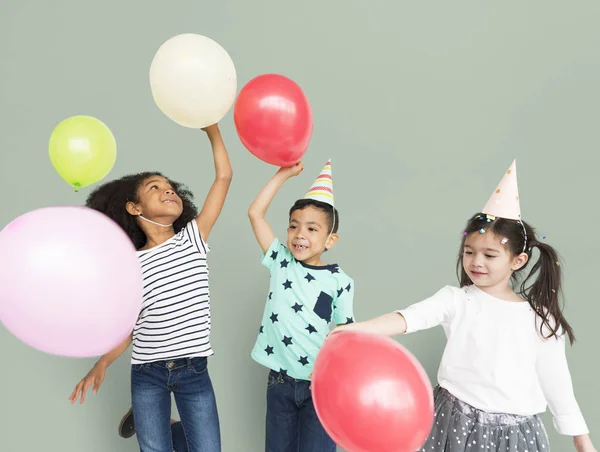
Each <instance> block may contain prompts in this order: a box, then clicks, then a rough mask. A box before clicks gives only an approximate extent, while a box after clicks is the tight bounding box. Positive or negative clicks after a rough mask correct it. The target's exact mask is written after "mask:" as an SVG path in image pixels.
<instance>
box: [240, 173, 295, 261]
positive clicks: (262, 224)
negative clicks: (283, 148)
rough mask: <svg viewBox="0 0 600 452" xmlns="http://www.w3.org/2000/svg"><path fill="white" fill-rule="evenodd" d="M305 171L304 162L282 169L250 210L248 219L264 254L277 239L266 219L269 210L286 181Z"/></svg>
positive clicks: (259, 195) (265, 187)
mask: <svg viewBox="0 0 600 452" xmlns="http://www.w3.org/2000/svg"><path fill="white" fill-rule="evenodd" d="M303 169H304V166H303V165H302V162H300V163H297V164H296V165H294V166H292V167H290V168H280V169H279V171H277V173H275V175H274V176H273V178H272V179H271V180H270V181H269V182H268V183H267V185H265V186H264V188H263V189H262V190H261V192H260V193H259V194H258V196H257V197H256V199H255V200H254V202H253V203H252V204H251V205H250V208H249V209H248V217H249V218H250V224H251V225H252V230H253V231H254V236H255V237H256V240H257V241H258V244H259V245H260V247H261V249H262V251H263V253H266V252H267V250H268V249H269V246H271V243H272V242H273V239H274V238H275V234H274V233H273V230H272V229H271V225H269V223H268V222H267V220H266V218H265V216H266V214H267V209H268V208H269V206H270V205H271V203H272V202H273V198H275V194H277V192H278V191H279V189H280V188H281V187H282V186H283V184H284V183H285V181H286V180H288V179H289V178H290V177H293V176H297V175H298V174H300V173H301V172H302V170H303Z"/></svg>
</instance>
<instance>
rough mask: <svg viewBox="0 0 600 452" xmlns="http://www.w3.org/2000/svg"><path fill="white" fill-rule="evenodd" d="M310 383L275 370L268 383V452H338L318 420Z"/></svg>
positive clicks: (266, 446) (266, 448)
mask: <svg viewBox="0 0 600 452" xmlns="http://www.w3.org/2000/svg"><path fill="white" fill-rule="evenodd" d="M309 387H310V381H307V380H296V379H295V378H291V377H289V376H287V375H285V374H281V373H279V372H275V371H273V370H272V371H271V372H270V373H269V380H268V383H267V432H266V445H265V451H266V452H335V451H336V445H335V443H334V442H333V440H332V439H331V438H330V437H329V435H328V434H327V432H326V431H325V429H324V428H323V426H322V425H321V421H320V420H319V418H318V417H317V413H316V411H315V407H314V405H313V401H312V394H311V391H310V389H309Z"/></svg>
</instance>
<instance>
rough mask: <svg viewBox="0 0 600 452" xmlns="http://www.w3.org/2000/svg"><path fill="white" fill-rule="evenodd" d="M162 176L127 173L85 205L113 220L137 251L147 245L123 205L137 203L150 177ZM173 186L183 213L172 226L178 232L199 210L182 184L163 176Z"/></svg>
mask: <svg viewBox="0 0 600 452" xmlns="http://www.w3.org/2000/svg"><path fill="white" fill-rule="evenodd" d="M154 176H160V177H165V176H163V175H162V174H161V173H158V172H144V173H138V174H130V175H128V176H123V177H121V178H120V179H115V180H113V181H110V182H107V183H105V184H103V185H101V186H100V187H98V188H96V189H95V190H94V191H93V192H92V193H90V195H89V196H88V198H87V200H86V202H85V205H86V207H89V208H91V209H94V210H97V211H98V212H102V213H103V214H105V215H106V216H107V217H109V218H110V219H111V220H113V221H115V222H116V223H117V224H118V225H119V226H121V228H122V229H123V230H124V231H125V233H126V234H127V235H128V236H129V238H130V239H131V241H132V242H133V245H134V246H135V249H140V248H142V247H143V246H144V245H145V244H146V240H147V238H146V234H144V231H143V230H142V228H141V227H140V226H139V224H138V222H137V219H136V218H135V217H134V216H132V215H130V214H129V212H127V210H126V208H125V206H126V205H127V203H128V202H130V201H131V202H134V203H135V202H138V201H139V199H138V190H139V188H140V187H141V186H142V184H143V183H144V181H145V180H147V179H148V178H149V177H154ZM165 179H167V180H168V181H169V183H170V184H171V186H172V187H173V190H175V192H176V193H177V195H178V196H179V197H180V198H181V201H182V205H183V212H182V213H181V216H180V217H179V218H177V220H175V223H173V229H174V230H175V233H178V232H179V231H181V230H182V229H183V228H184V227H185V225H186V224H188V223H189V222H190V221H192V220H193V219H194V218H195V217H196V216H197V215H198V209H197V208H196V206H195V205H194V203H193V199H194V195H193V194H192V192H191V191H190V190H189V189H188V188H187V187H186V186H184V185H182V184H180V183H178V182H174V181H172V180H170V179H169V178H167V177H165Z"/></svg>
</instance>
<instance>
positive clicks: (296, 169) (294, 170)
mask: <svg viewBox="0 0 600 452" xmlns="http://www.w3.org/2000/svg"><path fill="white" fill-rule="evenodd" d="M302 171H304V164H303V163H302V162H298V163H296V164H295V165H294V166H290V167H289V168H280V169H279V172H280V173H284V174H286V175H287V176H288V177H294V176H297V175H298V174H300V173H301V172H302Z"/></svg>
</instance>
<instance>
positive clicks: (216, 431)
mask: <svg viewBox="0 0 600 452" xmlns="http://www.w3.org/2000/svg"><path fill="white" fill-rule="evenodd" d="M171 393H173V395H174V396H175V403H176V404H177V410H178V411H179V415H180V417H181V424H180V425H173V437H172V435H171V425H170V420H171ZM131 398H132V407H133V418H134V419H135V430H136V434H137V439H138V442H139V444H140V452H172V451H173V450H176V451H177V452H221V432H220V426H219V415H218V412H217V404H216V400H215V393H214V391H213V387H212V383H211V381H210V376H209V375H208V369H207V359H206V358H180V359H174V360H170V361H156V362H153V363H147V364H134V365H133V366H132V368H131ZM184 431H185V435H184V434H183V432H184Z"/></svg>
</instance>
